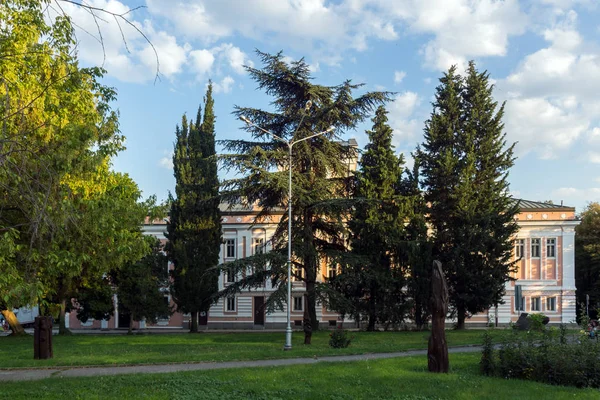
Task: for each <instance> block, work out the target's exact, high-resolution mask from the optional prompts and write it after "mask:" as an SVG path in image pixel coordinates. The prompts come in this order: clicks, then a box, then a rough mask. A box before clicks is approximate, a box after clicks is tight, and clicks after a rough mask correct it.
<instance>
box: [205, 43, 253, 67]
mask: <svg viewBox="0 0 600 400" xmlns="http://www.w3.org/2000/svg"><path fill="white" fill-rule="evenodd" d="M211 52H212V53H213V54H214V55H215V56H216V57H219V58H221V59H222V60H223V61H224V62H226V63H227V64H228V65H229V67H231V69H232V70H233V71H234V72H235V73H237V74H239V75H242V74H245V73H246V69H245V68H244V65H247V66H250V67H252V66H253V65H254V64H253V63H252V61H251V60H250V59H249V58H248V56H247V55H246V53H244V52H243V51H241V50H240V49H239V47H236V46H234V45H233V44H231V43H224V44H222V45H220V46H218V47H214V48H213V49H211Z"/></svg>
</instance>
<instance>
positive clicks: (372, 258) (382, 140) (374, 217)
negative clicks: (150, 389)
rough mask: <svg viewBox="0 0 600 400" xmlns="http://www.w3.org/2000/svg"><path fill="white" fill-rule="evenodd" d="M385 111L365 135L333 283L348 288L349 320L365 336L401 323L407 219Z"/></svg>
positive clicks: (400, 165)
mask: <svg viewBox="0 0 600 400" xmlns="http://www.w3.org/2000/svg"><path fill="white" fill-rule="evenodd" d="M386 114H387V111H386V110H385V108H384V107H383V106H380V107H379V108H378V109H377V112H376V114H375V117H374V118H373V128H372V130H370V131H367V135H368V137H369V144H368V145H367V146H366V151H365V153H364V154H363V156H362V159H361V162H360V171H358V172H357V174H356V199H357V200H359V201H358V202H357V204H356V205H355V207H354V210H355V211H354V213H353V215H352V218H350V220H349V221H348V228H349V230H350V232H351V234H350V247H351V252H352V255H353V257H350V258H349V259H350V261H351V262H350V264H349V265H347V266H346V267H345V268H344V269H343V272H342V273H341V274H340V275H339V276H338V277H336V279H335V281H336V282H333V284H334V286H335V287H338V288H342V289H344V288H351V292H348V293H345V294H346V296H349V297H355V299H354V301H351V303H352V304H355V307H356V310H354V312H353V314H354V315H355V317H358V316H362V317H366V319H367V321H368V326H367V330H369V331H373V330H375V326H376V324H384V325H388V324H395V323H399V322H402V320H403V319H404V316H405V313H406V308H407V307H406V302H405V292H404V291H403V290H402V288H403V286H404V284H405V278H404V277H405V272H406V271H405V269H404V268H403V265H402V263H401V260H404V259H406V255H405V254H403V253H404V249H405V248H404V246H403V241H404V239H405V230H404V224H405V222H406V221H407V220H408V219H409V218H410V216H409V215H408V214H407V213H408V211H409V207H408V206H407V203H408V201H407V199H406V198H404V196H402V195H400V190H401V183H402V170H403V164H404V160H403V158H402V157H398V156H396V154H394V150H393V146H392V135H393V131H392V129H391V128H390V127H389V125H388V124H387V116H386Z"/></svg>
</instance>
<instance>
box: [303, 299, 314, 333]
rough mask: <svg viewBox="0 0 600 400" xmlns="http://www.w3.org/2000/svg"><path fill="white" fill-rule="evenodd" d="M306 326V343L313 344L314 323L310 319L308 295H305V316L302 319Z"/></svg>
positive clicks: (304, 326)
mask: <svg viewBox="0 0 600 400" xmlns="http://www.w3.org/2000/svg"><path fill="white" fill-rule="evenodd" d="M302 326H303V328H304V344H311V339H312V323H311V321H310V313H309V312H308V297H307V296H306V295H305V296H304V317H303V321H302Z"/></svg>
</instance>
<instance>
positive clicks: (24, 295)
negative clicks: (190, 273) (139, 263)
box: [0, 0, 145, 312]
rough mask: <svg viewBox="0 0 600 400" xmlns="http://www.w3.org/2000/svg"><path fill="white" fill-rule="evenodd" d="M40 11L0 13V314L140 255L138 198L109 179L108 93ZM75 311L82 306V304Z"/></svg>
mask: <svg viewBox="0 0 600 400" xmlns="http://www.w3.org/2000/svg"><path fill="white" fill-rule="evenodd" d="M45 3H46V2H44V1H33V0H9V1H5V2H3V3H2V6H0V21H2V24H0V54H2V57H0V115H1V116H2V119H1V121H2V131H1V134H0V209H1V210H2V212H1V213H0V232H2V235H3V236H2V238H1V239H0V241H1V242H2V243H0V246H2V247H3V248H4V250H7V252H6V253H4V254H3V256H2V257H4V258H3V260H2V261H5V263H4V262H3V271H7V274H6V276H3V277H2V278H0V293H2V294H3V296H2V299H1V301H0V309H5V308H12V307H17V306H22V305H26V304H35V303H37V302H38V301H39V302H42V303H45V302H48V301H55V302H62V303H63V312H64V310H65V303H66V300H67V299H70V298H71V297H73V296H75V295H76V293H77V292H78V291H79V290H80V289H81V290H82V293H83V291H84V290H87V289H88V288H91V287H92V286H93V282H94V281H97V280H100V279H101V278H102V276H103V274H104V273H106V272H107V271H108V270H109V269H111V268H112V267H114V266H115V265H119V264H121V263H123V262H125V261H127V260H128V259H130V258H132V259H135V258H138V257H140V256H141V255H142V253H143V252H144V251H145V248H144V245H143V241H142V239H141V232H140V229H139V223H140V222H141V220H142V219H143V215H141V214H143V213H142V212H141V211H140V210H141V209H140V208H139V205H138V204H137V203H136V202H137V200H138V198H139V190H138V188H137V186H136V185H135V183H134V182H133V181H132V180H131V179H130V178H129V177H128V176H126V175H123V174H118V173H114V172H112V171H110V157H111V156H113V155H115V154H116V153H117V152H118V151H120V150H121V149H123V137H122V136H121V135H120V134H119V130H118V128H119V126H118V115H117V113H116V112H114V111H113V110H112V109H111V107H110V103H111V102H112V101H113V100H114V99H115V91H114V90H113V89H112V88H109V87H106V86H104V85H102V84H100V83H99V80H100V79H101V78H102V74H103V72H104V71H103V70H101V69H100V68H81V67H79V64H78V60H77V53H76V52H75V51H73V47H74V46H75V45H76V42H75V38H74V35H73V27H72V25H71V23H70V21H69V19H68V18H66V17H64V16H60V17H58V18H56V19H55V20H52V21H50V22H47V20H46V19H45V17H44V14H43V9H42V7H44V6H46V4H45ZM84 302H85V301H84Z"/></svg>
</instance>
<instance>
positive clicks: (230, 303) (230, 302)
mask: <svg viewBox="0 0 600 400" xmlns="http://www.w3.org/2000/svg"><path fill="white" fill-rule="evenodd" d="M225 311H228V312H235V297H234V296H231V297H227V300H226V302H225Z"/></svg>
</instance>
